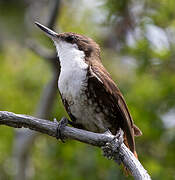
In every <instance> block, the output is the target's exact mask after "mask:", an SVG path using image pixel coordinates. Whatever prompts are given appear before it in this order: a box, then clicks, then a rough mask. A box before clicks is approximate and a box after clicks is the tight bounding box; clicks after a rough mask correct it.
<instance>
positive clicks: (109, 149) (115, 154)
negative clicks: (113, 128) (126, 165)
mask: <svg viewBox="0 0 175 180" xmlns="http://www.w3.org/2000/svg"><path fill="white" fill-rule="evenodd" d="M105 134H108V135H112V133H111V132H110V131H109V130H108V131H106V132H105ZM116 140H117V141H118V143H116ZM122 143H123V131H122V130H121V129H119V130H118V132H117V134H116V136H115V137H114V139H113V140H112V141H111V142H107V143H106V144H105V145H104V146H102V147H101V148H102V150H103V155H104V156H105V157H107V158H108V159H114V160H115V161H116V162H117V163H118V164H119V165H120V163H121V157H120V155H119V148H120V146H121V144H122Z"/></svg>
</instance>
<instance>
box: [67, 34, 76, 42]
mask: <svg viewBox="0 0 175 180" xmlns="http://www.w3.org/2000/svg"><path fill="white" fill-rule="evenodd" d="M74 39H75V36H73V35H71V36H67V37H66V38H65V40H66V41H67V42H73V41H74Z"/></svg>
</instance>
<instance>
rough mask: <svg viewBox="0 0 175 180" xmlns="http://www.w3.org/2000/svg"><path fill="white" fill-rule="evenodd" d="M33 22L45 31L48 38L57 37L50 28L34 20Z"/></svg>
mask: <svg viewBox="0 0 175 180" xmlns="http://www.w3.org/2000/svg"><path fill="white" fill-rule="evenodd" d="M35 24H36V25H37V26H38V27H39V28H40V29H41V30H42V31H44V32H45V33H46V35H47V36H49V37H50V38H58V33H56V32H54V31H52V30H51V29H49V28H47V27H45V26H43V25H42V24H40V23H38V22H35Z"/></svg>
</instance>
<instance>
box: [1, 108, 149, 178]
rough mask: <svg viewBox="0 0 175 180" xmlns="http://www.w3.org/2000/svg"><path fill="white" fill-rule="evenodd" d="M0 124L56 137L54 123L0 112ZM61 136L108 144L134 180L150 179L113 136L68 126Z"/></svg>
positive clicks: (89, 142) (95, 144)
mask: <svg viewBox="0 0 175 180" xmlns="http://www.w3.org/2000/svg"><path fill="white" fill-rule="evenodd" d="M0 124H2V125H3V124H4V125H7V126H11V127H14V128H21V127H25V128H29V129H31V130H35V131H38V132H41V133H44V134H48V135H49V136H53V137H56V135H57V123H55V122H51V121H48V120H44V119H38V118H35V117H32V116H27V115H21V114H14V113H12V112H7V111H0ZM62 135H63V136H65V137H66V138H69V139H74V140H78V141H81V142H84V143H87V144H91V145H94V146H98V147H102V146H105V145H106V143H108V144H110V147H111V152H112V154H111V155H112V156H113V159H114V160H116V156H117V157H118V156H119V157H120V158H121V161H122V163H123V164H124V166H125V167H127V169H128V170H129V171H130V172H131V174H132V176H133V177H134V178H135V179H136V180H150V179H151V178H150V176H149V175H148V173H147V171H146V170H145V169H144V168H143V166H142V165H141V163H140V162H139V161H138V160H137V159H136V158H135V157H134V155H133V153H131V152H130V150H129V149H128V148H127V147H126V146H125V144H124V143H122V144H121V145H119V141H118V139H117V138H115V136H113V135H109V134H99V133H93V132H89V131H85V130H81V129H77V128H72V127H68V126H66V127H65V128H64V129H63V131H62ZM108 147H109V146H108ZM116 147H117V148H116ZM116 153H117V155H116Z"/></svg>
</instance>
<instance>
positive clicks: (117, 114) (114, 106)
mask: <svg viewBox="0 0 175 180" xmlns="http://www.w3.org/2000/svg"><path fill="white" fill-rule="evenodd" d="M89 72H90V75H89V82H88V86H89V87H88V89H89V92H90V93H91V94H93V97H98V99H97V98H96V102H98V104H99V106H100V107H101V108H103V112H106V116H108V118H107V119H108V121H109V123H110V124H111V125H112V128H111V129H110V131H111V132H112V133H113V134H114V133H116V132H117V130H118V128H119V127H121V128H122V129H123V131H124V138H125V141H124V142H125V144H126V145H127V146H128V147H129V149H130V150H131V151H132V152H133V153H135V141H134V127H135V125H134V124H133V121H132V118H131V115H130V113H129V111H128V108H127V105H126V103H125V101H124V98H123V96H122V94H121V92H120V90H119V89H118V87H117V86H116V84H115V83H114V81H113V80H112V78H111V77H110V75H109V73H108V72H107V71H106V70H105V68H104V67H103V66H102V65H100V66H99V64H98V66H93V67H92V66H90V69H89ZM91 97H92V96H91Z"/></svg>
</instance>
